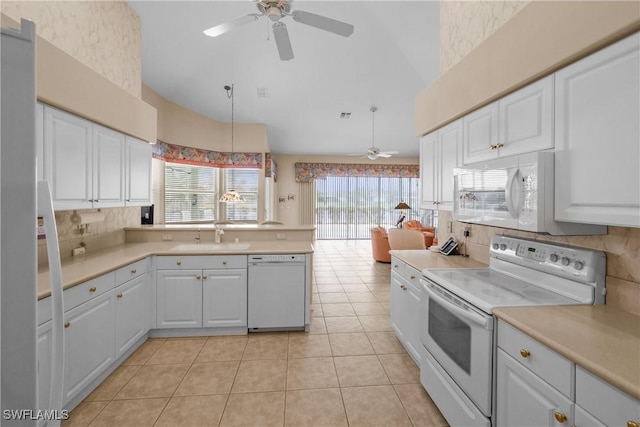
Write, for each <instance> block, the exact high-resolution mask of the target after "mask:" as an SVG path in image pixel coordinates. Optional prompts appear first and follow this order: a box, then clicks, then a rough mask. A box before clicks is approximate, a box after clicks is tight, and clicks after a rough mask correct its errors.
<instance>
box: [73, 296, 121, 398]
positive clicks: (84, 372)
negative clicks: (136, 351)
mask: <svg viewBox="0 0 640 427" xmlns="http://www.w3.org/2000/svg"><path fill="white" fill-rule="evenodd" d="M114 316H115V294H114V293H113V290H111V291H109V292H107V293H106V294H103V295H100V296H99V297H96V298H94V299H92V300H89V301H87V302H86V303H84V304H80V305H79V306H77V307H76V308H74V309H72V310H69V311H68V312H66V313H65V337H64V339H65V343H64V347H65V370H64V397H63V399H62V400H63V404H66V403H68V402H69V401H70V400H71V399H73V397H74V396H76V395H77V394H78V393H79V392H80V391H81V390H82V389H84V388H85V387H86V386H87V385H89V384H90V383H91V382H92V381H93V380H94V379H96V377H98V375H100V374H101V373H102V372H103V371H104V369H106V368H107V367H108V366H109V365H111V364H112V363H113V362H114V360H115V326H114V323H115V317H114Z"/></svg>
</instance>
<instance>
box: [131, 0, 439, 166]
mask: <svg viewBox="0 0 640 427" xmlns="http://www.w3.org/2000/svg"><path fill="white" fill-rule="evenodd" d="M129 4H130V5H131V7H132V8H133V9H134V11H135V12H136V13H137V14H138V15H139V16H140V19H141V25H142V48H141V49H142V79H143V82H144V84H146V85H147V86H149V87H151V88H152V89H153V90H154V91H156V92H158V93H159V94H160V95H161V96H163V97H165V98H167V99H169V100H171V101H173V102H175V103H177V104H180V105H182V106H184V107H187V108H189V109H191V110H193V111H196V112H198V113H201V114H204V115H206V116H209V117H212V118H214V119H216V120H220V121H230V120H231V103H230V101H229V99H228V98H227V95H226V91H225V90H224V88H223V87H224V86H225V85H230V84H234V86H235V99H234V101H235V121H236V122H251V123H256V122H258V123H264V124H266V125H267V129H268V137H269V145H270V146H271V150H272V152H273V153H281V154H323V155H342V154H347V153H359V152H362V153H363V154H364V153H365V152H366V149H367V148H368V147H370V146H371V145H372V141H375V145H376V146H377V147H379V148H380V149H381V150H397V151H399V154H398V155H399V156H417V155H418V142H417V138H416V136H415V132H414V98H415V96H416V94H417V93H418V92H420V91H421V90H423V89H424V88H425V87H427V86H428V85H429V83H430V82H432V81H433V80H434V79H435V78H436V77H437V76H438V70H439V64H438V57H439V4H438V2H437V1H365V0H360V1H304V0H296V1H295V2H293V3H292V6H291V9H292V11H293V10H303V11H306V12H311V13H314V14H319V15H324V16H327V17H330V18H334V19H337V20H340V21H343V22H347V23H350V24H353V25H354V27H355V31H354V33H353V34H352V35H351V36H350V37H348V38H345V37H341V36H338V35H336V34H332V33H330V32H326V31H322V30H319V29H317V28H314V27H311V26H308V25H303V24H302V23H299V22H296V21H294V20H293V19H292V17H290V16H286V17H283V18H282V20H281V22H283V23H285V24H286V25H287V29H288V32H289V36H290V39H291V45H292V48H293V52H294V54H295V57H294V58H293V59H292V60H290V61H281V60H280V58H279V56H278V51H277V48H276V44H275V40H274V36H273V32H272V30H271V25H272V22H270V21H269V20H268V18H267V17H261V18H260V19H259V20H258V21H256V22H252V23H250V24H247V25H244V26H242V27H239V28H236V29H234V30H233V31H231V32H228V33H226V34H223V35H221V36H219V37H215V38H212V37H207V36H205V35H204V34H203V30H205V29H207V28H210V27H213V26H215V25H218V24H221V23H224V22H228V21H230V20H232V19H233V18H236V17H238V16H242V15H247V14H250V13H258V10H257V8H256V5H255V3H254V2H253V1H250V0H236V1H129ZM374 105H375V106H376V107H377V108H378V111H377V112H376V113H375V132H373V126H372V124H373V123H372V113H371V112H370V108H371V106H374ZM342 112H348V113H351V117H350V118H349V119H341V118H340V115H341V113H342Z"/></svg>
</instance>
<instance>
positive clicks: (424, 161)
mask: <svg viewBox="0 0 640 427" xmlns="http://www.w3.org/2000/svg"><path fill="white" fill-rule="evenodd" d="M437 144H438V133H437V132H433V133H430V134H429V135H427V136H425V137H423V138H422V139H421V140H420V207H421V208H422V209H435V208H436V205H435V202H436V200H437V195H436V191H435V189H436V177H437V174H438V171H437V170H436V169H437V162H436V156H437V149H436V146H437Z"/></svg>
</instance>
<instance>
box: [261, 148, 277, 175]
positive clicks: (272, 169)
mask: <svg viewBox="0 0 640 427" xmlns="http://www.w3.org/2000/svg"><path fill="white" fill-rule="evenodd" d="M277 168H278V165H277V163H276V160H275V159H274V158H273V156H272V155H271V153H264V176H265V177H266V178H269V177H273V180H274V181H278V179H277V177H276V173H277V171H276V169H277Z"/></svg>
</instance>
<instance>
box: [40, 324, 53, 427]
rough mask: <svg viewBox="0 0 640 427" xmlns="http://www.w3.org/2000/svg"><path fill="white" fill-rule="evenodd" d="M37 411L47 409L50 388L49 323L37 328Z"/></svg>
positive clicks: (41, 422)
mask: <svg viewBox="0 0 640 427" xmlns="http://www.w3.org/2000/svg"><path fill="white" fill-rule="evenodd" d="M37 334H38V409H41V410H46V409H51V408H49V394H50V393H49V392H50V390H49V387H51V351H52V347H51V339H52V331H51V321H48V322H47V323H44V324H42V325H40V326H38V331H37ZM46 424H47V423H46V420H44V419H43V420H40V421H38V425H39V426H42V425H46Z"/></svg>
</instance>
